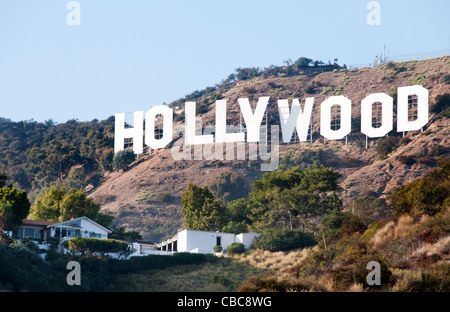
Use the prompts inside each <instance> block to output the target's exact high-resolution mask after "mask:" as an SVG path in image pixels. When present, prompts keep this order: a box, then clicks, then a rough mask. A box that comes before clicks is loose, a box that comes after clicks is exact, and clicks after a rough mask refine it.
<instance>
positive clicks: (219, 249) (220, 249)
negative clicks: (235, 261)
mask: <svg viewBox="0 0 450 312" xmlns="http://www.w3.org/2000/svg"><path fill="white" fill-rule="evenodd" d="M213 250H214V252H221V251H222V246H220V245H216V246H214V249H213Z"/></svg>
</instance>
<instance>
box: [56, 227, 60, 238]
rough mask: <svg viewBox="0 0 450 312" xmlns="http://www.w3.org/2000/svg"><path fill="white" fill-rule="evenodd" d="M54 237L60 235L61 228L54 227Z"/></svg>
mask: <svg viewBox="0 0 450 312" xmlns="http://www.w3.org/2000/svg"><path fill="white" fill-rule="evenodd" d="M55 237H61V228H59V227H58V228H56V229H55Z"/></svg>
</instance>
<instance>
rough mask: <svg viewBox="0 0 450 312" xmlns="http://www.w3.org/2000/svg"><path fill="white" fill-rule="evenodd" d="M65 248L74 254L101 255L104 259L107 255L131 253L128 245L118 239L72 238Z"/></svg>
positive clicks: (65, 244) (66, 242)
mask: <svg viewBox="0 0 450 312" xmlns="http://www.w3.org/2000/svg"><path fill="white" fill-rule="evenodd" d="M64 247H66V248H69V249H70V250H71V251H72V252H79V253H81V254H83V255H84V254H88V255H96V254H100V255H101V256H102V257H103V256H104V255H105V254H106V253H119V254H124V253H126V252H127V251H129V249H128V244H127V243H125V242H122V241H119V240H116V239H100V238H85V237H74V238H71V239H70V240H68V241H65V242H64Z"/></svg>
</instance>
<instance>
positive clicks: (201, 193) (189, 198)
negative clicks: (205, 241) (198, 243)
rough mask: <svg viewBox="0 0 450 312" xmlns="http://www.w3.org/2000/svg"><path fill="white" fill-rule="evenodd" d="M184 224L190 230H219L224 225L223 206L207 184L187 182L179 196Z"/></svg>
mask: <svg viewBox="0 0 450 312" xmlns="http://www.w3.org/2000/svg"><path fill="white" fill-rule="evenodd" d="M181 204H182V205H183V216H184V224H185V226H186V228H188V229H190V230H204V231H212V230H220V229H221V228H222V227H223V226H224V216H225V207H224V206H223V204H222V200H221V199H216V198H214V195H213V194H212V193H211V191H210V190H209V188H208V187H207V186H205V187H199V186H197V185H195V184H193V183H189V185H188V187H187V189H186V191H184V192H183V195H182V197H181Z"/></svg>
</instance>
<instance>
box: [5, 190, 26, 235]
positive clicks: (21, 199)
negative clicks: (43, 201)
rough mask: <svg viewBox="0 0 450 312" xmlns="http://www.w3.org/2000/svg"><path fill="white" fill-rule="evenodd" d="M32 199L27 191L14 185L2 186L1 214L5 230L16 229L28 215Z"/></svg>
mask: <svg viewBox="0 0 450 312" xmlns="http://www.w3.org/2000/svg"><path fill="white" fill-rule="evenodd" d="M30 206H31V204H30V201H29V200H28V197H27V193H26V192H25V191H20V190H18V189H16V188H13V187H3V188H0V215H1V216H2V221H3V224H4V229H5V230H10V231H14V230H15V229H16V228H17V227H19V226H20V225H21V224H22V220H23V219H25V218H26V217H27V216H28V213H29V211H30Z"/></svg>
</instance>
